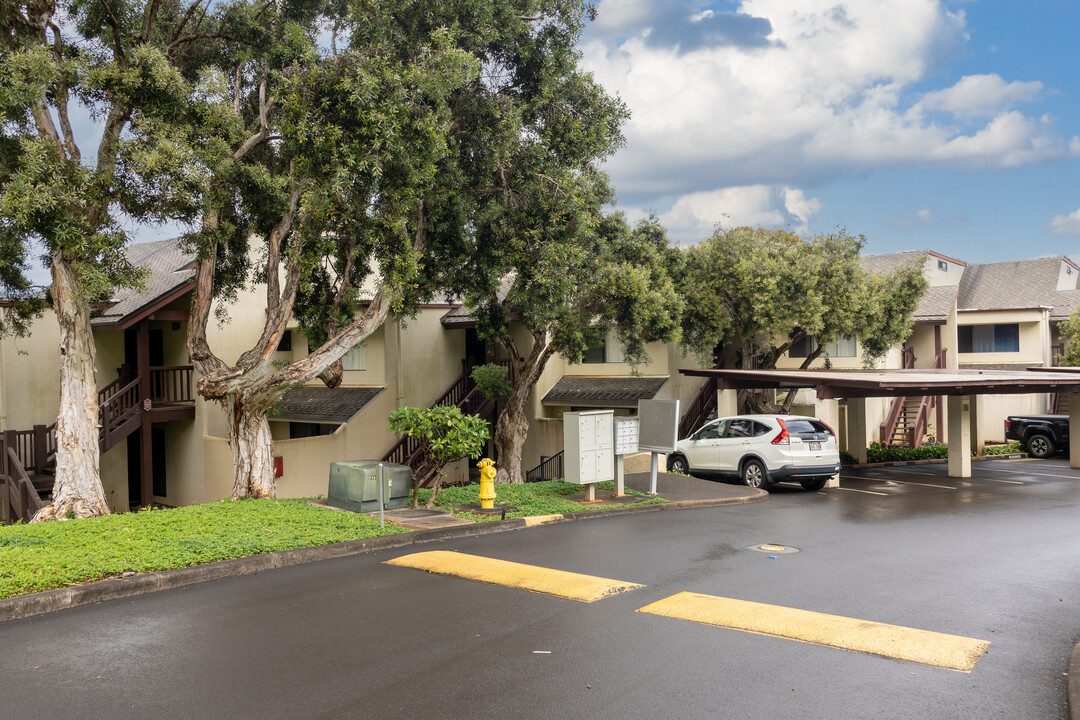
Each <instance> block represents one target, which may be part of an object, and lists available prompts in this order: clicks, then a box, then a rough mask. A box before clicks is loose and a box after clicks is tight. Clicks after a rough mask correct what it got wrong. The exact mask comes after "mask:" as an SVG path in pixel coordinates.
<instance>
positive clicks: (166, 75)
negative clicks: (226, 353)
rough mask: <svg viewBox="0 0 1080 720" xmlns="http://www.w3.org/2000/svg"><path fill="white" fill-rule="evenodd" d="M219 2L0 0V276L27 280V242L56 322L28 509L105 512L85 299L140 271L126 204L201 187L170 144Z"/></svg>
mask: <svg viewBox="0 0 1080 720" xmlns="http://www.w3.org/2000/svg"><path fill="white" fill-rule="evenodd" d="M223 13H224V10H223V9H212V8H211V7H210V2H209V0H194V1H193V2H191V3H175V2H165V1H164V0H93V1H90V0H59V1H57V0H34V1H32V2H31V1H24V0H3V2H2V4H0V183H2V185H0V247H3V249H4V252H3V255H4V259H3V261H2V262H0V267H2V269H0V282H3V283H5V284H6V285H7V286H8V287H9V288H14V289H16V290H19V289H21V290H29V287H28V284H27V282H26V280H25V276H24V274H23V273H24V271H25V270H26V269H27V266H28V255H29V254H31V253H33V252H34V251H32V250H30V249H29V248H32V247H35V246H36V247H41V248H42V249H43V256H44V257H43V262H44V263H46V264H47V265H48V266H49V268H50V270H51V278H52V280H51V284H50V286H49V288H48V289H49V300H50V301H51V304H52V307H53V310H54V311H55V313H56V318H57V322H58V323H59V330H60V347H59V353H60V358H61V366H60V408H59V414H58V417H57V422H56V436H57V442H56V480H55V485H54V489H53V502H52V504H51V505H49V506H47V507H46V508H44V509H43V510H42V511H41V513H39V514H38V516H37V518H36V519H48V518H52V517H57V516H59V517H87V516H93V515H100V514H106V513H108V512H109V508H108V506H107V504H106V502H105V497H104V492H103V490H102V486H101V478H100V474H99V469H98V461H99V457H98V455H99V452H98V442H99V438H98V428H97V424H98V406H97V392H98V387H97V380H96V377H95V364H94V360H95V357H94V356H95V350H94V342H93V336H92V333H91V328H90V308H91V303H92V302H93V301H95V300H99V299H104V298H107V297H108V295H109V293H110V291H111V290H113V289H114V288H116V287H121V286H137V285H138V284H139V282H140V278H139V273H138V272H137V271H136V270H135V269H134V268H132V267H131V266H130V264H129V263H128V262H127V260H126V258H125V255H124V252H123V249H124V246H125V245H126V243H127V242H128V239H129V238H128V233H127V232H126V231H125V229H124V223H123V220H124V215H125V214H126V215H127V216H129V217H134V218H136V219H138V220H141V221H151V222H153V221H162V220H176V219H180V220H183V219H185V213H186V212H187V209H189V208H190V207H191V200H192V197H191V193H192V192H194V194H195V195H196V196H197V195H198V194H199V192H198V185H199V183H198V182H197V181H193V182H191V183H185V182H184V180H183V178H184V177H185V175H186V174H187V173H188V172H189V170H188V169H187V162H186V161H187V160H190V157H189V158H184V157H182V154H177V153H175V152H173V151H172V149H173V148H174V147H175V143H174V139H175V137H176V132H177V130H176V128H180V129H181V131H182V129H183V128H184V127H185V126H186V125H187V124H188V123H190V122H191V117H190V115H189V113H188V110H189V106H188V100H189V99H190V97H191V93H192V88H193V85H192V84H193V82H194V81H195V80H196V79H197V78H198V76H199V66H200V62H201V60H202V59H203V58H204V57H205V56H206V53H207V48H208V47H209V46H210V45H212V44H213V43H215V42H217V41H219V40H220V39H221V37H222V34H223V31H222V29H221V25H220V21H221V16H222V14H223ZM91 123H92V124H93V126H94V128H96V132H94V128H90V129H88V128H87V126H88V125H89V124H91ZM80 128H82V129H83V132H80ZM83 136H85V137H83ZM189 179H190V178H189Z"/></svg>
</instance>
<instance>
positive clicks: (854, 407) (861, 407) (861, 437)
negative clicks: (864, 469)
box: [847, 397, 869, 463]
mask: <svg viewBox="0 0 1080 720" xmlns="http://www.w3.org/2000/svg"><path fill="white" fill-rule="evenodd" d="M847 438H848V443H847V444H848V452H849V453H851V454H852V455H853V456H854V457H855V462H857V463H865V462H866V447H867V445H868V444H869V443H868V440H869V438H867V436H866V398H861V397H853V398H848V401H847Z"/></svg>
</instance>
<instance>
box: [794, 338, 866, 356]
mask: <svg viewBox="0 0 1080 720" xmlns="http://www.w3.org/2000/svg"><path fill="white" fill-rule="evenodd" d="M817 349H818V339H817V338H816V337H814V336H813V335H807V336H806V337H804V338H802V339H801V340H799V341H798V342H796V343H794V344H793V345H792V346H791V349H789V350H788V356H790V357H793V358H804V357H810V355H811V354H812V353H813V352H814V351H815V350H817ZM823 354H825V355H828V356H829V357H834V358H841V357H855V356H856V355H858V354H859V351H858V343H857V342H856V340H855V336H854V335H836V337H834V338H833V340H832V341H831V342H829V343H826V344H825V349H824V351H823Z"/></svg>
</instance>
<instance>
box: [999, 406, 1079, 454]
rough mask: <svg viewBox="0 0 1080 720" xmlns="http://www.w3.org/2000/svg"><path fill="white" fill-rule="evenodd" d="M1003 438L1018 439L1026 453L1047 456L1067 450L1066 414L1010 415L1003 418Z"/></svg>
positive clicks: (1067, 429) (1067, 426) (1067, 418)
mask: <svg viewBox="0 0 1080 720" xmlns="http://www.w3.org/2000/svg"><path fill="white" fill-rule="evenodd" d="M1005 439H1006V440H1019V441H1020V442H1021V443H1022V444H1023V445H1024V449H1025V450H1027V453H1028V455H1031V456H1032V457H1037V458H1044V457H1049V456H1051V455H1053V454H1054V453H1056V452H1057V451H1058V450H1063V451H1065V452H1068V451H1069V416H1068V415H1010V416H1009V417H1007V418H1005Z"/></svg>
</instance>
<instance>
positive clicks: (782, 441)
mask: <svg viewBox="0 0 1080 720" xmlns="http://www.w3.org/2000/svg"><path fill="white" fill-rule="evenodd" d="M776 422H778V423H780V434H779V435H777V436H776V437H774V438H773V439H772V444H773V445H790V444H791V437H790V436H789V435H788V432H787V425H785V424H784V421H783V420H781V419H780V418H776Z"/></svg>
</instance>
